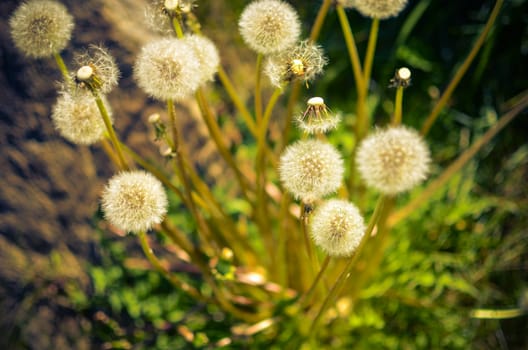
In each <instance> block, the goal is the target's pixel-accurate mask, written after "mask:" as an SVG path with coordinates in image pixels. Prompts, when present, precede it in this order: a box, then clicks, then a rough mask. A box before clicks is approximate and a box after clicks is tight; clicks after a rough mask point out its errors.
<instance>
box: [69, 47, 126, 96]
mask: <svg viewBox="0 0 528 350" xmlns="http://www.w3.org/2000/svg"><path fill="white" fill-rule="evenodd" d="M74 62H75V64H76V66H77V67H78V70H77V71H76V72H75V73H74V77H73V78H75V79H77V80H79V81H82V82H84V83H86V84H89V85H90V86H91V87H93V88H94V89H97V90H99V91H100V92H102V93H103V94H107V93H109V92H110V91H112V89H113V88H114V87H116V86H117V83H118V81H119V75H120V72H119V68H118V67H117V64H116V62H115V60H114V58H113V57H112V55H110V53H109V52H108V50H107V49H106V48H104V47H101V46H97V45H90V46H89V47H88V49H87V50H85V51H83V52H77V53H76V54H75V56H74ZM89 69H91V73H92V74H91V75H90V76H89V77H88V78H87V79H81V78H82V77H79V73H81V74H83V73H84V72H86V73H88V72H89Z"/></svg>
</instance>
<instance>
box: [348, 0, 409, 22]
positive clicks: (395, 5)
mask: <svg viewBox="0 0 528 350" xmlns="http://www.w3.org/2000/svg"><path fill="white" fill-rule="evenodd" d="M339 1H340V2H341V3H342V5H343V7H345V8H346V7H354V8H355V9H356V10H358V12H359V13H361V14H362V15H363V16H365V17H371V18H379V19H386V18H389V17H394V16H397V15H398V14H399V13H400V12H401V11H402V10H403V8H404V7H405V5H407V0H339Z"/></svg>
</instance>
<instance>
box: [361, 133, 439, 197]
mask: <svg viewBox="0 0 528 350" xmlns="http://www.w3.org/2000/svg"><path fill="white" fill-rule="evenodd" d="M430 162H431V159H430V152H429V148H428V147H427V145H426V143H425V142H424V141H423V139H422V137H421V136H420V135H419V134H418V133H417V132H416V131H414V130H412V129H409V128H406V127H404V126H397V127H389V128H387V129H384V130H378V131H375V132H374V133H373V134H371V135H370V136H368V137H367V138H366V139H364V140H363V141H362V143H361V144H360V145H359V148H358V151H357V156H356V164H357V166H358V170H359V173H360V174H361V177H362V179H363V180H364V181H365V182H366V184H367V185H368V186H370V187H373V188H375V189H377V190H378V191H380V192H381V193H384V194H388V195H395V194H398V193H401V192H405V191H408V190H410V189H411V188H413V187H415V186H417V185H418V184H420V183H421V182H423V181H424V180H425V179H426V178H427V175H428V173H429V164H430Z"/></svg>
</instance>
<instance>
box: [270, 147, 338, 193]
mask: <svg viewBox="0 0 528 350" xmlns="http://www.w3.org/2000/svg"><path fill="white" fill-rule="evenodd" d="M343 172H344V167H343V159H342V158H341V155H340V154H339V152H338V151H337V150H336V149H335V148H334V147H333V146H332V145H330V144H328V143H326V142H322V141H318V140H303V141H297V142H296V143H295V144H293V145H291V146H289V147H288V148H286V150H285V151H284V153H283V154H282V155H281V157H280V163H279V176H280V179H281V182H282V184H283V185H284V187H285V188H286V190H288V191H289V192H290V193H291V194H292V195H293V196H294V197H295V198H296V199H301V200H303V201H304V202H305V203H311V202H313V201H315V200H317V199H319V198H322V197H323V196H326V195H328V194H330V193H332V192H335V191H336V190H337V189H338V188H339V186H340V185H341V180H342V178H343Z"/></svg>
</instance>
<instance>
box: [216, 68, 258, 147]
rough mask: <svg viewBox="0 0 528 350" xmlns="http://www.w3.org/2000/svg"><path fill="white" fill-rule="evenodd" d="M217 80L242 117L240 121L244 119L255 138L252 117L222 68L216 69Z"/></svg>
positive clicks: (254, 126)
mask: <svg viewBox="0 0 528 350" xmlns="http://www.w3.org/2000/svg"><path fill="white" fill-rule="evenodd" d="M218 78H220V82H221V83H222V85H224V88H225V90H226V92H227V94H228V95H229V97H230V98H231V101H233V103H234V105H235V107H236V108H237V109H238V112H239V113H240V116H241V117H242V119H244V122H245V123H246V126H247V128H248V129H249V131H250V132H251V134H252V135H253V136H254V137H257V133H258V132H257V127H256V125H255V122H254V121H253V117H252V116H251V113H249V111H248V109H247V108H246V105H245V104H244V103H243V102H242V100H240V96H239V95H238V93H237V92H236V90H235V88H234V86H233V83H232V82H231V80H230V79H229V77H228V76H227V74H226V72H225V70H224V69H223V68H222V67H218Z"/></svg>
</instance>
